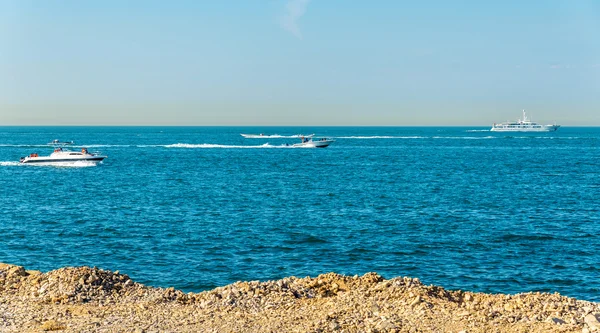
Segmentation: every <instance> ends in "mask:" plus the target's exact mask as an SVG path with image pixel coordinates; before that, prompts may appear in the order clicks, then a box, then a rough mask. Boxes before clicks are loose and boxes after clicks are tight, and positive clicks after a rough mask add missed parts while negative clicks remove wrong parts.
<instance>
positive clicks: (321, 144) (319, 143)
mask: <svg viewBox="0 0 600 333" xmlns="http://www.w3.org/2000/svg"><path fill="white" fill-rule="evenodd" d="M334 141H335V140H332V139H326V138H322V139H319V140H313V139H312V138H303V139H302V142H300V143H295V144H293V145H292V147H304V148H325V147H327V146H329V145H330V144H331V143H332V142H334Z"/></svg>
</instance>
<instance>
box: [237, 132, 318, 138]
mask: <svg viewBox="0 0 600 333" xmlns="http://www.w3.org/2000/svg"><path fill="white" fill-rule="evenodd" d="M240 135H241V136H243V137H244V138H246V139H283V138H302V137H304V138H312V137H313V136H314V135H315V134H314V133H313V134H308V135H304V134H294V135H279V134H270V135H267V134H263V133H260V134H243V133H242V134H240Z"/></svg>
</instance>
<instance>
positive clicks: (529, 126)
mask: <svg viewBox="0 0 600 333" xmlns="http://www.w3.org/2000/svg"><path fill="white" fill-rule="evenodd" d="M559 127H560V125H556V124H554V125H541V124H538V123H536V122H533V121H531V120H529V119H528V118H527V115H526V114H525V110H523V119H519V120H517V121H509V122H506V123H500V124H496V123H494V125H493V126H492V128H491V129H490V131H492V132H554V131H556V130H557V129H558V128H559Z"/></svg>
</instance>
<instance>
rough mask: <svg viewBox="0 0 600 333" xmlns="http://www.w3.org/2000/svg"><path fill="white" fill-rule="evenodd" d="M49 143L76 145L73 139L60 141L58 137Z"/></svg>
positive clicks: (53, 144) (54, 144) (52, 144)
mask: <svg viewBox="0 0 600 333" xmlns="http://www.w3.org/2000/svg"><path fill="white" fill-rule="evenodd" d="M48 144H49V145H51V146H63V145H74V144H75V142H73V141H60V140H58V139H56V140H52V141H51V142H48Z"/></svg>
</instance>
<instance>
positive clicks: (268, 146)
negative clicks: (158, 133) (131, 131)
mask: <svg viewBox="0 0 600 333" xmlns="http://www.w3.org/2000/svg"><path fill="white" fill-rule="evenodd" d="M163 147H165V148H184V149H288V148H315V147H310V146H294V145H292V144H287V145H285V144H283V145H271V144H269V143H265V144H262V145H260V146H240V145H218V144H212V143H202V144H190V143H176V144H172V145H166V146H163Z"/></svg>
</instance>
